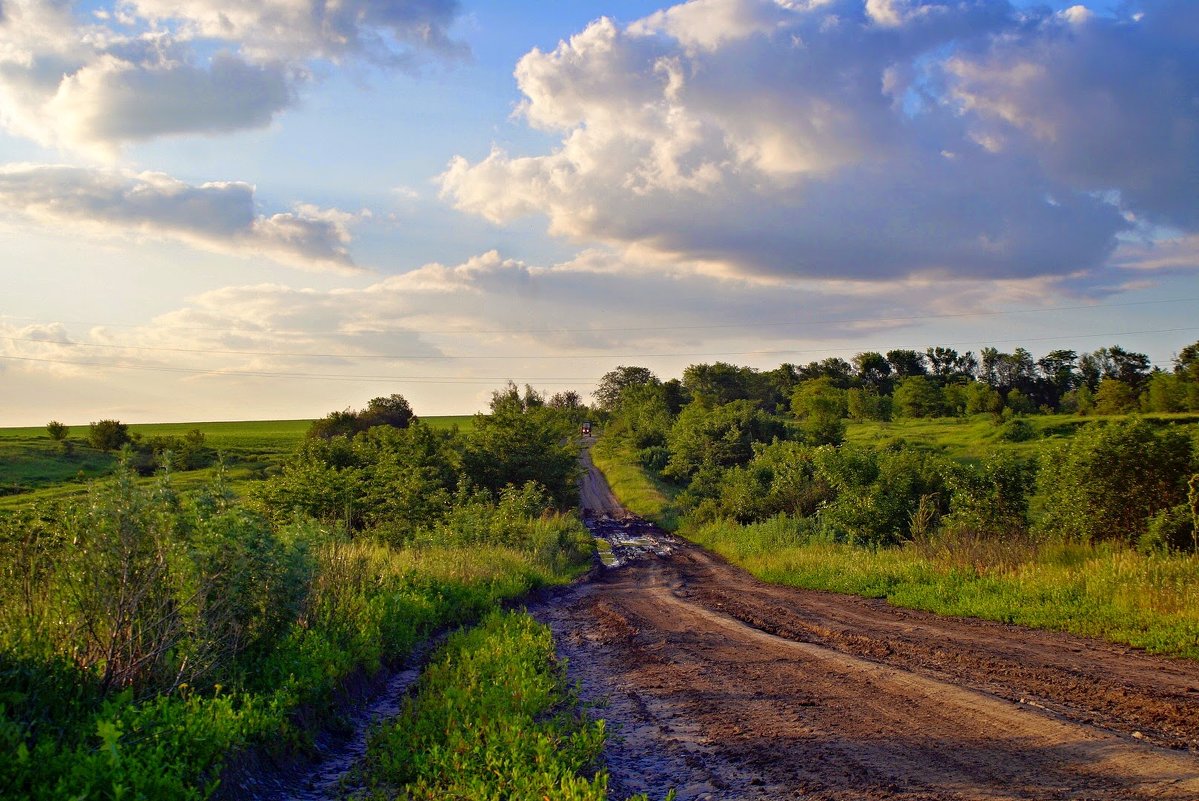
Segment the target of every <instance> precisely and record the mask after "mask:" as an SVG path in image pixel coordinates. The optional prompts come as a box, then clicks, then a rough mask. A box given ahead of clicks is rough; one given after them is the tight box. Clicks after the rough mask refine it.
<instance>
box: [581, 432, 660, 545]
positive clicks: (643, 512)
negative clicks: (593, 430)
mask: <svg viewBox="0 0 1199 801" xmlns="http://www.w3.org/2000/svg"><path fill="white" fill-rule="evenodd" d="M591 460H592V462H594V464H595V466H596V467H598V468H599V470H600V472H601V473H603V474H604V478H606V479H607V480H608V486H610V487H611V488H612V492H613V493H615V495H616V497H617V498H619V499H620V502H621V503H622V504H624V506H625V508H626V509H628V510H629V511H630V512H632V513H633V514H636V515H640V516H641V517H644V518H645V519H646V520H652V521H653V522H654V523H655V524H657V525H658V526H659V527H660V528H662V529H665V530H666V531H674V530H676V529H677V528H678V527H679V515H678V510H677V509H675V506H674V502H673V497H674V494H675V493H676V492H677V490H676V489H675V488H673V487H671V486H670V485H669V484H667V483H665V482H663V481H659V480H657V479H656V478H654V477H653V476H651V475H650V474H649V473H648V472H647V471H646V470H645V469H644V468H642V467H641V466H640V465H638V464H636V462H635V460H634V458H633V451H632V448H631V447H629V446H628V445H627V444H625V443H623V442H621V441H620V440H615V439H605V438H600V439H599V440H598V441H597V442H596V443H595V445H594V446H592V448H591Z"/></svg>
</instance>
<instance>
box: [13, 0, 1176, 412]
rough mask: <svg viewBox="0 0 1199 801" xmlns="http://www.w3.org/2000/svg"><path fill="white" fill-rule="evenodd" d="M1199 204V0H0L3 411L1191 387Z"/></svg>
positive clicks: (469, 407) (427, 407)
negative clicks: (1176, 371) (1167, 375)
mask: <svg viewBox="0 0 1199 801" xmlns="http://www.w3.org/2000/svg"><path fill="white" fill-rule="evenodd" d="M317 9H324V11H318V10H317ZM1197 185H1199V4H1194V3H1192V2H1188V0H1145V2H1137V3H1125V2H1108V3H1099V2H1090V3H1086V4H1073V3H1052V4H1044V3H1024V2H1021V3H1016V4H1013V5H1008V4H1006V3H1002V2H993V1H992V0H986V1H985V2H982V1H979V2H974V1H972V0H965V1H962V0H953V1H952V2H951V1H950V0H787V1H786V2H784V1H783V0H693V1H692V2H688V3H679V4H673V5H672V4H670V3H647V2H637V3H634V2H625V3H593V2H567V3H548V4H545V3H538V4H516V3H505V4H494V3H487V4H484V3H469V2H462V3H455V2H452V1H451V0H446V1H445V2H439V1H438V0H426V2H420V3H407V2H388V1H386V0H343V2H341V3H338V4H317V3H315V2H311V0H256V1H255V2H248V3H241V4H237V5H230V4H225V3H222V2H220V0H129V1H128V2H123V3H121V4H120V5H119V7H114V5H113V4H112V3H110V2H90V3H86V4H84V3H76V4H71V3H69V2H65V3H61V2H55V3H48V2H44V1H39V0H0V254H3V255H2V256H0V270H3V272H4V276H3V277H4V279H5V280H4V286H5V291H4V293H3V294H0V388H2V392H0V425H39V424H41V423H44V422H45V421H46V420H48V419H50V418H56V419H61V420H64V421H67V422H69V423H73V424H79V423H86V422H87V421H88V420H92V419H99V418H100V417H118V418H120V419H124V420H129V421H147V422H148V421H169V420H216V419H253V418H271V417H313V416H319V415H321V414H324V413H325V412H327V411H329V410H330V409H335V408H344V407H346V406H361V405H364V404H365V402H366V401H367V400H368V399H369V398H371V397H374V396H376V395H379V394H389V393H391V392H401V393H403V394H404V395H405V396H406V397H408V398H409V399H410V400H411V401H412V403H413V405H414V407H415V408H416V410H417V412H418V413H424V414H452V413H467V412H472V411H475V410H478V409H480V408H483V407H484V406H485V404H486V400H487V398H488V396H489V394H490V391H491V390H492V389H494V388H495V387H497V386H499V385H500V384H501V383H502V382H503V381H505V380H507V379H513V380H515V381H517V382H518V383H525V382H528V383H530V384H532V385H534V386H536V387H538V388H539V389H542V390H545V391H548V392H554V391H557V390H560V389H575V390H577V391H580V392H581V393H584V394H585V393H587V392H588V391H589V390H590V388H591V386H592V385H593V384H594V382H595V381H596V380H597V379H598V377H599V376H601V375H602V374H603V373H604V372H605V371H607V370H609V369H611V368H613V367H615V366H616V365H618V364H632V363H636V364H644V365H646V366H649V367H651V368H652V369H654V370H656V371H658V372H659V373H661V374H662V375H664V376H667V375H677V374H679V373H680V372H681V370H682V368H683V367H685V366H686V365H687V364H690V363H693V362H699V361H714V360H717V359H722V360H726V361H732V362H737V363H742V364H753V365H755V366H759V367H764V368H769V367H773V366H775V365H777V364H778V363H780V362H783V361H791V362H801V363H803V362H807V361H810V360H812V359H818V358H823V357H825V356H842V357H844V358H847V359H848V358H850V357H851V356H852V355H853V354H854V353H856V352H859V351H862V350H869V349H888V348H891V347H918V348H923V347H924V346H927V345H938V344H939V345H951V346H954V347H957V348H958V349H959V350H967V349H973V350H977V349H978V348H979V347H982V346H984V345H988V344H994V345H996V346H997V347H1000V348H1001V349H1008V350H1010V349H1012V348H1014V347H1016V346H1019V345H1023V346H1025V347H1027V348H1028V349H1029V350H1031V351H1032V352H1033V353H1034V355H1041V354H1043V353H1045V352H1047V351H1049V350H1051V349H1055V348H1074V349H1076V350H1079V351H1084V350H1092V349H1094V348H1097V347H1100V346H1103V345H1111V344H1121V345H1124V346H1125V347H1130V348H1133V349H1136V350H1141V351H1144V352H1146V353H1148V354H1149V355H1150V357H1151V358H1152V359H1153V360H1154V362H1155V363H1158V364H1160V365H1162V366H1163V367H1166V366H1168V365H1169V362H1170V358H1171V356H1172V355H1173V354H1174V353H1175V352H1176V351H1177V350H1179V349H1180V348H1181V347H1183V346H1184V345H1186V344H1188V343H1190V342H1194V341H1196V340H1197V339H1199V322H1197V321H1199V314H1196V311H1197V310H1199V282H1197V281H1196V270H1197V269H1199V201H1197V200H1196V198H1197V193H1196V192H1195V187H1196V186H1197Z"/></svg>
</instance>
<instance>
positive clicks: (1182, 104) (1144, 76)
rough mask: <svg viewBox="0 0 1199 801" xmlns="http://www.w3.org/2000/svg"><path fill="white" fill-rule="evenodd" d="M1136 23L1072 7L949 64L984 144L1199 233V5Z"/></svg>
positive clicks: (1148, 9)
mask: <svg viewBox="0 0 1199 801" xmlns="http://www.w3.org/2000/svg"><path fill="white" fill-rule="evenodd" d="M1142 6H1143V7H1144V12H1143V13H1142V14H1138V15H1137V16H1136V17H1135V18H1124V17H1121V18H1110V17H1101V16H1099V15H1097V14H1094V13H1093V12H1090V11H1088V10H1087V9H1086V8H1085V7H1084V6H1073V7H1071V8H1069V9H1067V10H1066V11H1065V12H1063V13H1061V14H1059V15H1052V16H1048V17H1045V18H1044V19H1042V20H1040V21H1039V23H1038V24H1036V25H1032V26H1027V27H1024V28H1020V29H1017V30H1015V31H1012V32H1010V33H1009V34H1007V35H1005V36H1002V37H994V38H992V39H989V40H988V41H987V42H986V43H985V45H984V46H983V47H981V48H979V49H977V50H975V51H966V52H963V53H961V54H959V55H956V56H954V57H952V58H950V59H949V60H948V62H947V64H946V70H947V72H948V73H949V79H950V86H951V90H952V95H953V97H954V98H955V99H956V100H957V101H958V102H960V104H961V106H962V109H963V112H964V113H965V114H967V115H968V118H969V121H970V125H971V127H972V129H973V130H974V131H975V132H976V133H977V135H978V136H979V138H986V139H989V140H990V141H994V142H1001V143H1003V144H1002V145H1001V149H1002V150H1003V151H1004V152H1007V153H1013V154H1018V153H1021V152H1023V153H1027V154H1029V155H1030V156H1032V157H1035V158H1036V159H1037V161H1038V163H1039V164H1040V165H1041V166H1042V167H1043V169H1044V170H1045V172H1046V174H1047V175H1049V176H1050V177H1051V178H1052V179H1053V180H1055V181H1058V182H1061V183H1064V184H1065V185H1068V186H1071V187H1075V188H1077V189H1079V190H1082V191H1093V192H1114V193H1118V195H1119V202H1120V204H1121V205H1122V206H1123V207H1124V208H1126V209H1128V210H1130V211H1133V212H1135V213H1136V214H1137V215H1138V216H1139V217H1141V218H1144V219H1147V220H1148V221H1150V222H1155V223H1158V224H1165V225H1176V226H1183V227H1185V228H1187V229H1189V230H1196V229H1199V202H1196V196H1197V193H1196V186H1199V5H1197V4H1195V3H1193V2H1189V1H1188V0H1158V1H1157V2H1146V3H1143V4H1142Z"/></svg>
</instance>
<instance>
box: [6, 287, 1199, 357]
mask: <svg viewBox="0 0 1199 801" xmlns="http://www.w3.org/2000/svg"><path fill="white" fill-rule="evenodd" d="M1195 302H1199V297H1192V298H1163V299H1159V300H1135V301H1126V302H1123V303H1086V304H1079V305H1074V306H1044V307H1040V308H1034V309H1005V310H1001V311H971V312H947V313H945V314H919V315H907V316H895V317H857V318H852V317H844V318H837V317H830V318H822V319H815V320H784V321H780V320H774V321H754V322H748V323H705V324H702V325H650V326H628V325H622V326H612V327H590V328H494V329H475V330H470V331H464V330H461V329H416V328H397V329H388V330H369V331H355V332H346V331H338V330H305V329H269V328H268V329H263V328H251V327H242V328H237V327H235V328H222V327H216V326H211V327H209V326H172V325H169V324H165V327H166V328H168V329H172V330H177V331H209V332H213V333H230V334H267V335H272V334H273V335H284V334H286V335H296V334H299V335H310V336H311V335H327V336H328V335H346V334H348V333H355V334H415V335H422V336H481V335H493V334H603V333H614V332H624V331H704V330H711V329H732V328H746V329H757V328H781V327H788V326H821V325H854V324H859V323H903V322H919V321H921V320H948V319H961V318H970V317H1002V316H1007V315H1013V314H1041V313H1045V312H1061V311H1083V310H1089V309H1118V308H1126V307H1132V306H1150V305H1161V304H1166V303H1195ZM0 319H8V320H25V321H32V322H42V323H45V324H53V323H59V324H64V325H88V326H96V327H102V328H144V327H146V325H145V324H133V323H101V322H94V321H86V320H49V321H47V320H44V319H42V318H37V317H30V316H19V315H11V314H0ZM154 325H155V326H156V327H161V326H164V324H162V323H155V324H154ZM114 347H119V346H114ZM270 355H281V354H270ZM305 355H308V354H305Z"/></svg>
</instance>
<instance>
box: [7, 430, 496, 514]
mask: <svg viewBox="0 0 1199 801" xmlns="http://www.w3.org/2000/svg"><path fill="white" fill-rule="evenodd" d="M420 420H421V423H422V424H424V425H427V426H430V427H432V428H437V429H448V428H452V427H454V426H457V427H458V428H459V429H460V430H463V431H467V430H469V429H470V428H471V426H472V425H473V424H474V417H473V416H471V415H458V416H441V417H422V418H420ZM311 424H312V421H311V420H244V421H233V422H229V421H222V422H208V423H132V424H130V425H129V433H130V434H132V435H140V436H141V437H142V438H143V439H150V438H153V437H182V436H185V435H186V434H187V433H188V432H190V431H192V430H196V429H198V430H199V431H201V432H203V434H204V444H205V445H206V446H207V447H209V448H212V449H214V450H216V451H218V452H219V453H221V454H222V455H223V456H224V458H225V461H226V464H227V465H228V467H229V477H230V479H231V481H232V483H233V486H234V488H235V489H241V488H243V485H245V484H246V483H247V482H250V481H254V480H256V479H261V478H262V477H263V476H264V475H266V471H267V470H269V469H270V468H271V467H274V466H276V465H278V464H280V463H281V462H282V461H283V460H284V459H286V458H287V456H288V455H289V454H290V453H292V452H293V451H294V450H295V449H296V446H297V445H299V443H300V441H301V440H303V438H304V434H305V432H307V431H308V427H309V426H310V425H311ZM87 432H88V427H87V426H86V425H80V426H72V427H71V430H70V432H69V434H68V436H67V439H68V441H69V442H70V446H71V451H70V452H69V453H68V452H65V451H64V449H63V448H62V447H61V446H60V445H59V444H58V443H56V442H54V441H53V440H52V439H50V437H49V435H48V434H47V433H46V429H45V427H44V426H37V427H26V428H0V511H5V510H12V509H16V508H19V507H21V506H23V505H25V504H28V503H31V502H34V501H38V502H47V501H55V500H61V499H62V498H66V497H70V496H73V495H78V494H79V493H80V492H82V491H83V489H84V487H85V486H86V484H87V482H88V481H91V480H93V479H96V478H99V477H101V476H105V475H108V474H110V473H111V472H112V471H113V468H114V467H115V466H116V464H117V455H116V454H115V453H113V452H104V451H98V450H95V449H94V448H91V447H90V446H89V445H88V444H87ZM211 478H212V468H205V469H201V470H193V471H188V472H185V473H181V474H179V475H178V476H177V484H178V486H179V487H180V488H181V489H192V488H196V487H199V486H203V485H205V484H207V483H208V482H209V481H210V480H211Z"/></svg>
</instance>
